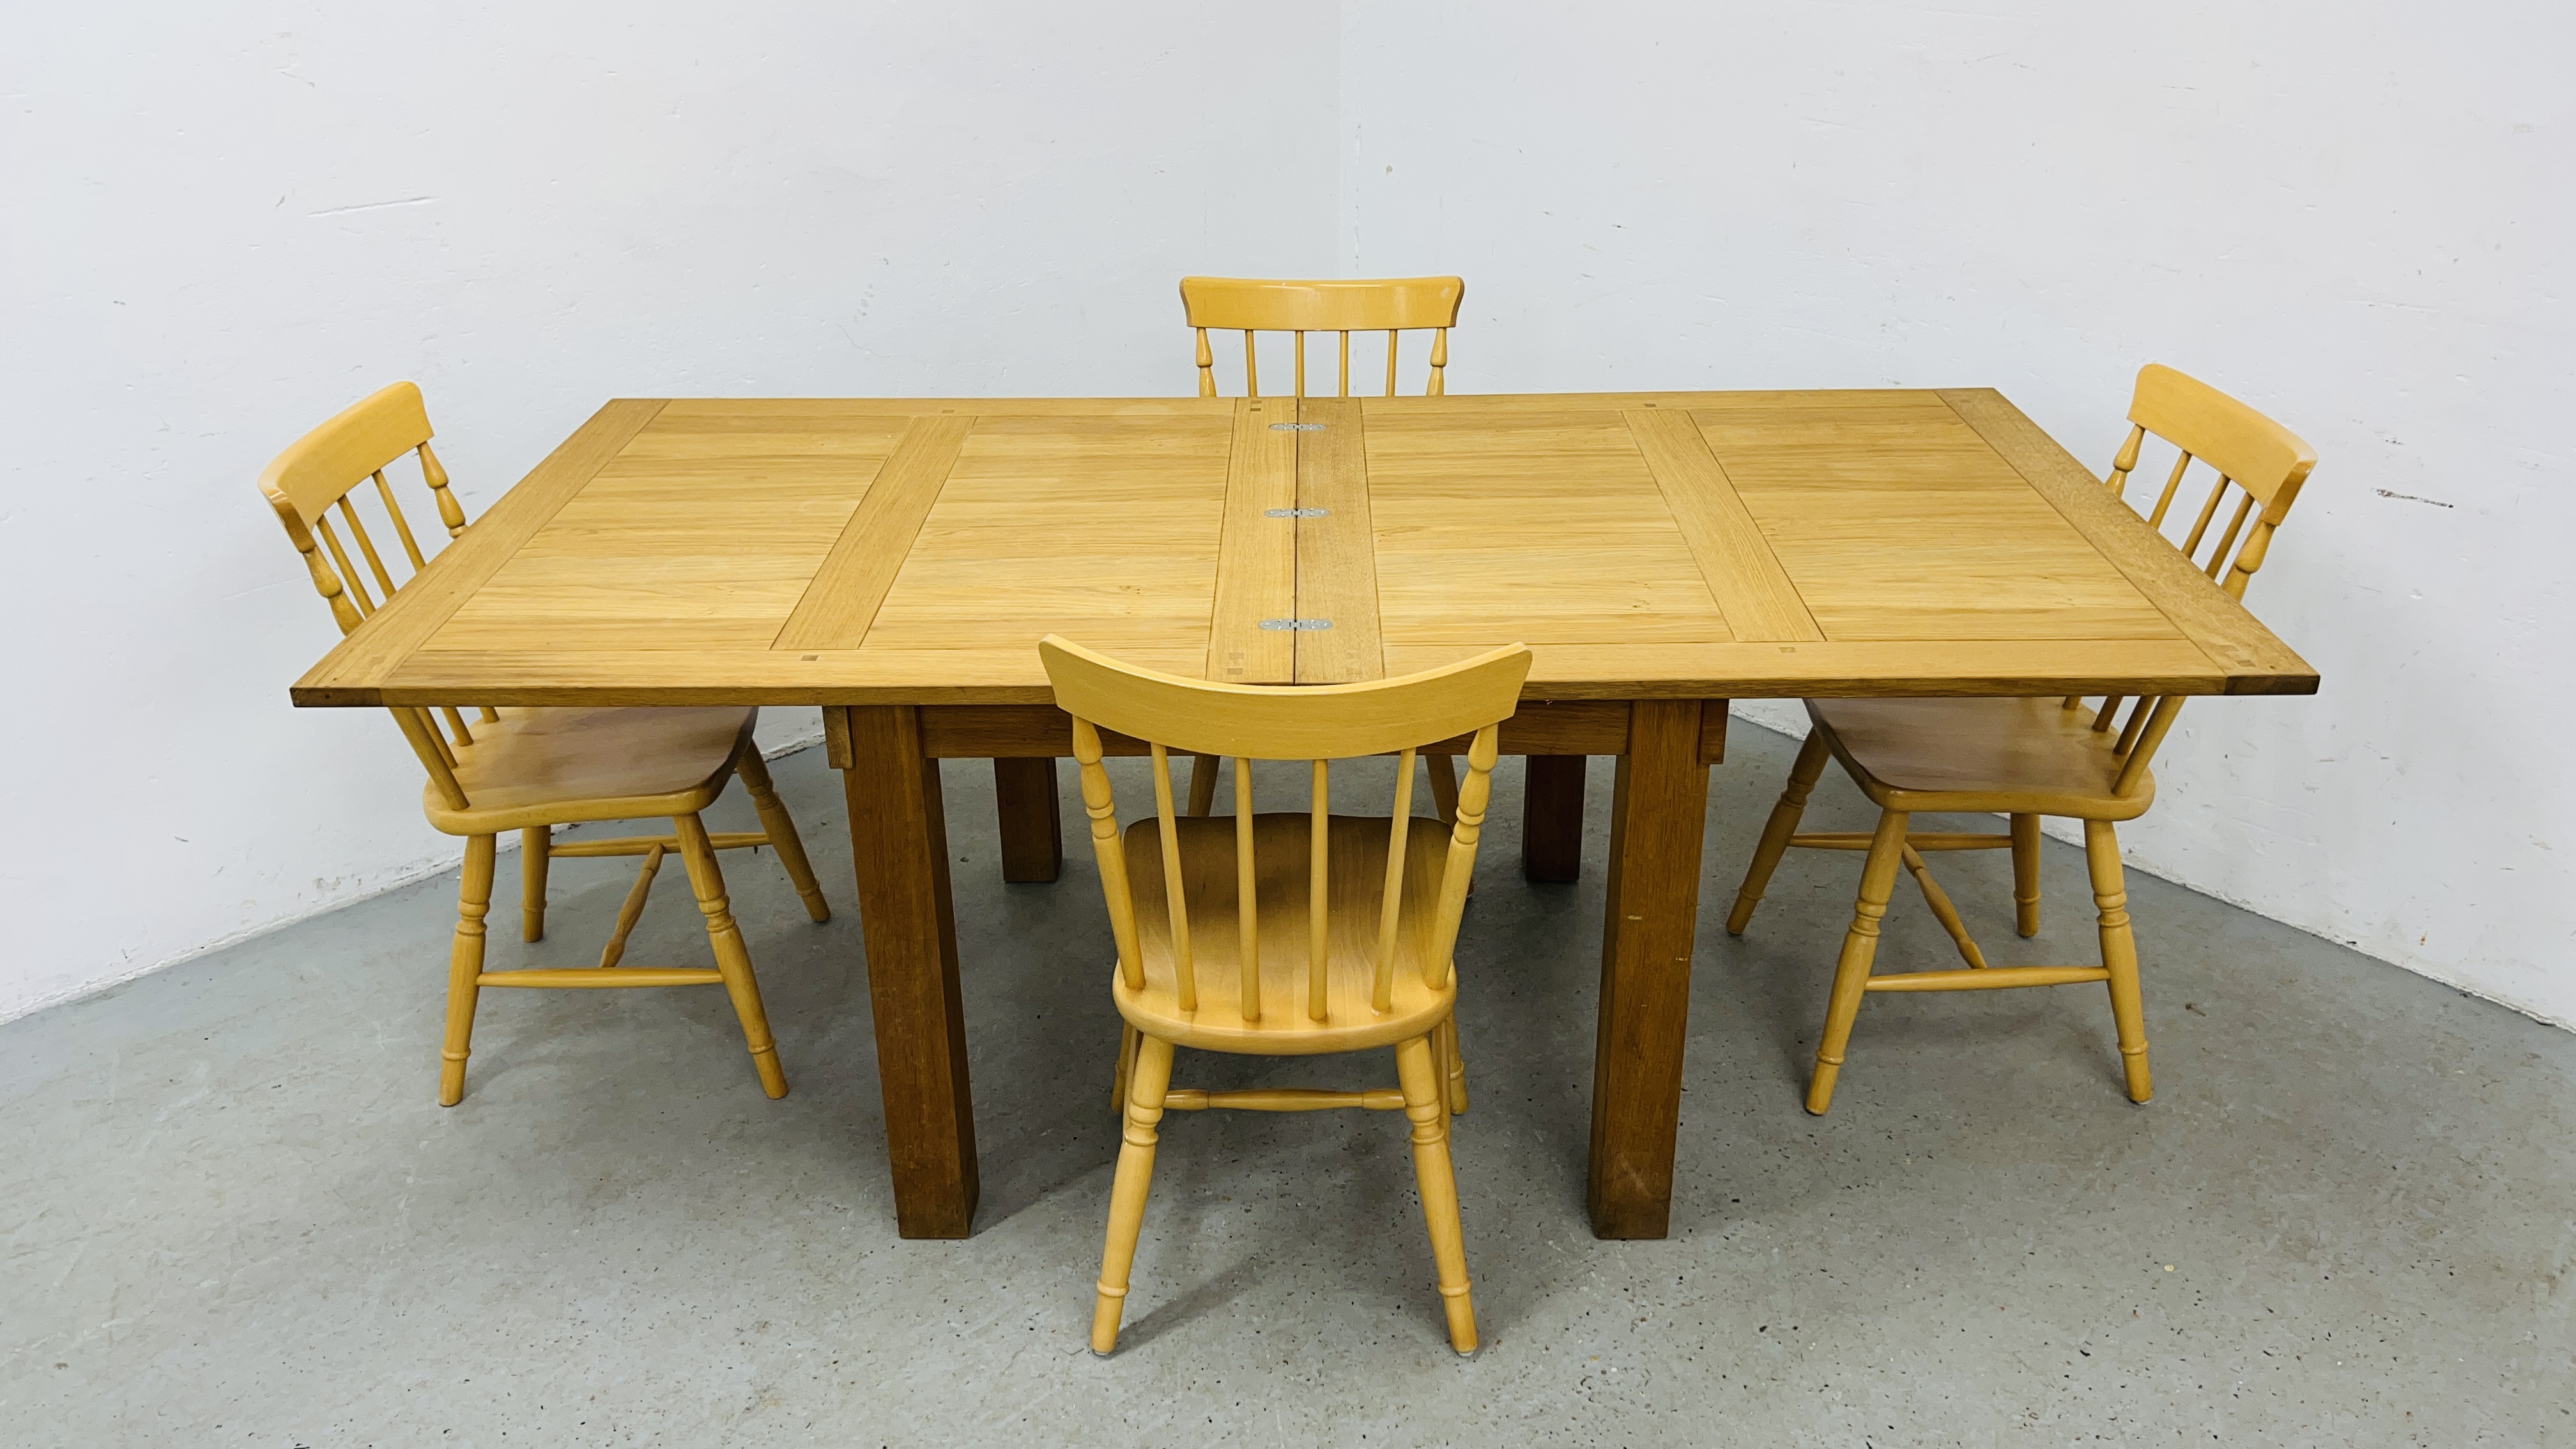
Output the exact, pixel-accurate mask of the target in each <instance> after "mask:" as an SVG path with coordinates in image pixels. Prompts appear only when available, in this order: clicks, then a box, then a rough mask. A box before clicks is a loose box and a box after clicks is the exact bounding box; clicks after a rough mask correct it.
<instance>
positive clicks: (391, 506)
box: [375, 468, 429, 574]
mask: <svg viewBox="0 0 2576 1449" xmlns="http://www.w3.org/2000/svg"><path fill="white" fill-rule="evenodd" d="M375 478H376V496H377V497H378V498H381V499H383V500H384V501H385V516H386V517H387V518H390V519H392V520H393V521H394V533H395V535H396V536H397V537H399V538H401V539H402V546H403V556H404V557H406V558H408V559H410V560H411V571H412V572H413V573H415V574H417V573H419V572H420V571H421V570H422V569H425V568H427V567H429V560H427V559H425V558H423V557H421V553H420V540H419V539H416V538H414V537H412V536H411V520H410V519H408V518H405V517H403V511H402V504H401V503H400V502H398V501H396V499H395V498H394V485H392V484H391V483H388V482H386V481H385V470H384V469H382V468H378V469H377V470H376V473H375Z"/></svg>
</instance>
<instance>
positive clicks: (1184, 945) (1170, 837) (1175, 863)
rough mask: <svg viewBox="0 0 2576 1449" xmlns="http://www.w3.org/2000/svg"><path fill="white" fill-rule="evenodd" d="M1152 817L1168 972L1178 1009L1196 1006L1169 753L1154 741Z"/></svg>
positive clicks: (1197, 1002)
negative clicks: (1167, 925) (1159, 855)
mask: <svg viewBox="0 0 2576 1449" xmlns="http://www.w3.org/2000/svg"><path fill="white" fill-rule="evenodd" d="M1154 821H1155V824H1156V825H1157V827H1159V833H1160V834H1161V836H1162V845H1163V902H1164V904H1165V905H1166V906H1168V907H1169V908H1170V909H1169V912H1168V914H1169V915H1170V917H1171V922H1172V974H1173V976H1174V978H1175V980H1176V982H1177V984H1178V986H1179V995H1180V1003H1181V1010H1183V1011H1196V1010H1198V1009H1199V980H1198V973H1197V972H1196V971H1195V970H1193V969H1191V965H1190V907H1189V899H1188V897H1189V892H1188V891H1186V890H1184V889H1183V888H1182V884H1181V832H1180V823H1179V821H1178V820H1177V819H1175V818H1174V816H1173V811H1172V756H1171V752H1170V751H1168V750H1166V749H1164V748H1163V746H1162V744H1161V743H1160V742H1159V741H1158V742H1156V744H1155V745H1154Z"/></svg>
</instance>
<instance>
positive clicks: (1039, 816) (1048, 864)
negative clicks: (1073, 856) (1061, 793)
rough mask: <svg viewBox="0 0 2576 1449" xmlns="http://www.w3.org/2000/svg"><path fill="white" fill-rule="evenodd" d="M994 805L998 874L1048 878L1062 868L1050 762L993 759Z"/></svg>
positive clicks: (1020, 879) (1029, 879)
mask: <svg viewBox="0 0 2576 1449" xmlns="http://www.w3.org/2000/svg"><path fill="white" fill-rule="evenodd" d="M993 805H994V808H995V809H996V810H997V811H999V813H1000V815H1001V825H1002V879H1004V880H1006V881H1013V882H1024V881H1026V882H1034V881H1051V880H1053V879H1055V878H1056V876H1057V875H1058V874H1059V873H1060V872H1062V871H1063V869H1064V819H1063V816H1062V813H1061V806H1060V804H1059V801H1058V797H1057V795H1056V786H1055V761H1053V760H1051V759H1017V760H1011V759H997V760H995V761H993Z"/></svg>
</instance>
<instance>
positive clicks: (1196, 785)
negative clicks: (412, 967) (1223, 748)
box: [1190, 755, 1216, 815]
mask: <svg viewBox="0 0 2576 1449" xmlns="http://www.w3.org/2000/svg"><path fill="white" fill-rule="evenodd" d="M1215 808H1216V756H1214V755H1192V756H1190V813H1191V814H1192V815H1205V814H1207V813H1208V812H1209V811H1211V810H1214V809H1215Z"/></svg>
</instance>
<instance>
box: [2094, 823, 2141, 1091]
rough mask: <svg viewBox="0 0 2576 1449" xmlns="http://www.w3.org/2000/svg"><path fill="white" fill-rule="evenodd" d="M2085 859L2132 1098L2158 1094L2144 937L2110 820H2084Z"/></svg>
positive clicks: (2123, 1066)
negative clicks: (2151, 1070) (2141, 951)
mask: <svg viewBox="0 0 2576 1449" xmlns="http://www.w3.org/2000/svg"><path fill="white" fill-rule="evenodd" d="M2084 860H2085V863H2086V864H2087V865H2089V866H2091V867H2092V869H2093V904H2094V906H2095V907H2096V908H2097V909H2099V910H2100V911H2101V913H2102V926H2101V929H2102V965H2103V966H2104V968H2105V969H2107V970H2109V971H2110V973H2111V979H2110V981H2109V982H2108V985H2109V986H2110V988H2111V1019H2112V1021H2113V1022H2114V1023H2115V1024H2116V1025H2117V1027H2118V1028H2119V1036H2120V1070H2121V1073H2122V1075H2124V1076H2125V1077H2126V1078H2127V1079H2128V1088H2129V1100H2130V1101H2132V1102H2143V1101H2146V1100H2147V1099H2148V1098H2150V1097H2153V1096H2154V1095H2155V1094H2156V1087H2155V1081H2154V1079H2153V1078H2152V1077H2150V1076H2149V1075H2148V1073H2147V1008H2146V1000H2145V997H2144V996H2143V995H2142V994H2141V993H2140V992H2139V990H2138V941H2137V937H2136V936H2134V935H2132V934H2131V933H2130V930H2129V890H2128V884H2127V882H2126V880H2125V879H2124V878H2123V876H2122V873H2121V870H2120V840H2119V836H2118V834H2117V833H2116V832H2114V831H2113V830H2112V828H2111V822H2110V821H2108V820H2087V821H2085V822H2084Z"/></svg>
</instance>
